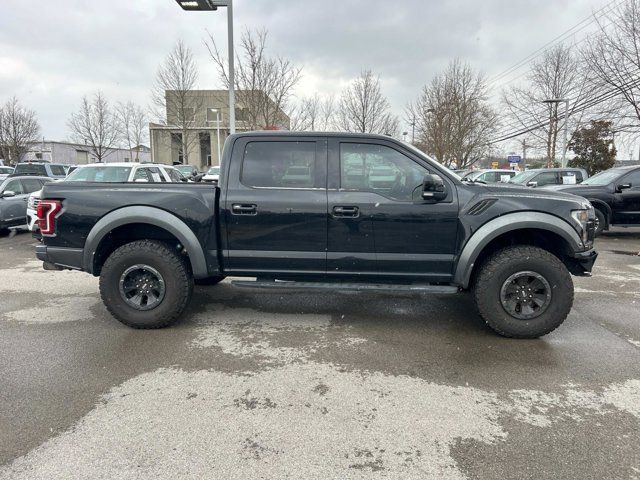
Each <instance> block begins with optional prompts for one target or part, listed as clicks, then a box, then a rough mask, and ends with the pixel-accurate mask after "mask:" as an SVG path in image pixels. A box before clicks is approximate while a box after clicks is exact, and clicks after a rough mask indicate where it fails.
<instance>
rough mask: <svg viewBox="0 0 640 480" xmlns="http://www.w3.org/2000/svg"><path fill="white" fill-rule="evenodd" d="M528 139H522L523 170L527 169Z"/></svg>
mask: <svg viewBox="0 0 640 480" xmlns="http://www.w3.org/2000/svg"><path fill="white" fill-rule="evenodd" d="M527 146H528V145H527V139H526V138H523V139H522V170H523V171H524V170H526V169H527Z"/></svg>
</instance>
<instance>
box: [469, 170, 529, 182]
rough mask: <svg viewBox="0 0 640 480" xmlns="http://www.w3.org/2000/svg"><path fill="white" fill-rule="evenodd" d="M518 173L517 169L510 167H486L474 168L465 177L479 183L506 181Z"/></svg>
mask: <svg viewBox="0 0 640 480" xmlns="http://www.w3.org/2000/svg"><path fill="white" fill-rule="evenodd" d="M516 173H518V172H516V171H515V170H508V169H497V168H494V169H485V170H473V171H471V172H470V173H468V174H466V175H465V176H464V177H462V178H463V179H465V180H467V181H470V182H478V183H506V182H508V181H509V179H510V178H512V177H513V176H514V175H515V174H516Z"/></svg>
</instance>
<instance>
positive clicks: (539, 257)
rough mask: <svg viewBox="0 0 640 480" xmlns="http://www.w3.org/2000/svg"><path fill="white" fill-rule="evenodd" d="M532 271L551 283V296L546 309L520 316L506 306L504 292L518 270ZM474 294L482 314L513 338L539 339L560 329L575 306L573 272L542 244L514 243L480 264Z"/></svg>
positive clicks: (501, 331) (494, 325)
mask: <svg viewBox="0 0 640 480" xmlns="http://www.w3.org/2000/svg"><path fill="white" fill-rule="evenodd" d="M522 271H531V272H535V273H537V274H538V275H541V276H542V277H544V278H545V279H546V280H547V282H548V283H549V286H550V290H551V299H550V302H549V304H548V306H547V308H546V310H545V311H543V312H542V313H541V314H540V315H539V316H537V317H535V318H532V319H526V320H525V319H519V318H517V317H514V316H512V315H511V314H510V313H509V312H507V310H506V309H505V308H504V307H503V305H502V303H501V300H500V292H501V289H502V286H503V284H504V283H505V282H506V281H507V279H508V278H509V277H510V276H511V275H514V274H515V273H517V272H522ZM473 294H474V299H475V303H476V306H477V308H478V311H479V313H480V316H481V317H482V318H483V320H484V321H485V322H486V324H487V325H488V326H489V327H491V328H492V329H493V330H494V331H495V332H497V333H498V334H500V335H502V336H505V337H511V338H538V337H541V336H543V335H546V334H547V333H549V332H552V331H553V330H555V329H556V328H558V327H559V326H560V325H561V324H562V322H564V320H565V319H566V318H567V315H568V314H569V312H570V311H571V306H572V305H573V281H572V280H571V274H570V273H569V271H568V270H567V268H566V267H565V265H564V264H563V263H562V262H561V261H560V259H559V258H558V257H556V256H555V255H553V254H552V253H550V252H548V251H546V250H543V249H541V248H538V247H531V246H524V245H523V246H511V247H506V248H504V249H502V250H498V251H497V252H495V253H494V254H493V255H491V256H490V257H489V258H487V259H486V260H485V261H484V262H483V263H482V265H480V267H479V272H478V275H477V276H476V280H475V283H474V286H473Z"/></svg>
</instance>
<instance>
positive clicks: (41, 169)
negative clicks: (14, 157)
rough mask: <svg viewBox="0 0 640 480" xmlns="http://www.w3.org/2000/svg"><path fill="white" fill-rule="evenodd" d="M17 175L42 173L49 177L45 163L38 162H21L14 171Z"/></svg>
mask: <svg viewBox="0 0 640 480" xmlns="http://www.w3.org/2000/svg"><path fill="white" fill-rule="evenodd" d="M13 173H15V174H16V175H42V176H43V177H48V176H49V174H48V173H47V169H46V168H45V166H44V165H42V164H38V163H19V164H18V165H16V169H15V171H14V172H13Z"/></svg>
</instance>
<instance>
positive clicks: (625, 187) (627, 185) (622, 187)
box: [616, 183, 632, 193]
mask: <svg viewBox="0 0 640 480" xmlns="http://www.w3.org/2000/svg"><path fill="white" fill-rule="evenodd" d="M631 186H632V185H631V184H630V183H623V184H622V185H616V192H618V193H619V192H622V191H623V190H628V189H629V188H631Z"/></svg>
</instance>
